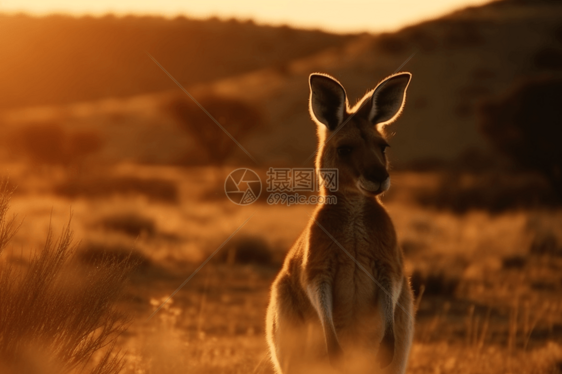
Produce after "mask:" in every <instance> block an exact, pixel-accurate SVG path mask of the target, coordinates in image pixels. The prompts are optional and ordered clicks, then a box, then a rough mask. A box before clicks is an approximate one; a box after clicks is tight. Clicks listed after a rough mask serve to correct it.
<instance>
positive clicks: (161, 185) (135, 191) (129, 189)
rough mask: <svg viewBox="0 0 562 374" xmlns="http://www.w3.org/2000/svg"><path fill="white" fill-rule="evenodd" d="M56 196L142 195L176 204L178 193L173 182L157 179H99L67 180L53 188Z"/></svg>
mask: <svg viewBox="0 0 562 374" xmlns="http://www.w3.org/2000/svg"><path fill="white" fill-rule="evenodd" d="M54 192H55V193H56V194H57V195H62V196H68V197H73V198H74V197H79V196H86V197H106V196H111V195H144V196H146V197H148V198H149V199H152V200H156V201H162V202H166V203H177V202H178V201H179V192H178V188H177V186H176V184H175V183H174V182H173V181H169V180H165V179H158V178H150V179H144V178H137V177H99V178H93V177H90V178H81V179H69V180H67V181H65V182H63V183H60V184H58V185H56V186H55V187H54Z"/></svg>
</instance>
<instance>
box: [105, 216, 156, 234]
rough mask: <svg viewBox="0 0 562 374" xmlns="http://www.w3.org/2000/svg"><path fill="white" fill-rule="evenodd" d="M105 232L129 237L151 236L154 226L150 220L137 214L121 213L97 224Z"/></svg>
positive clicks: (153, 232)
mask: <svg viewBox="0 0 562 374" xmlns="http://www.w3.org/2000/svg"><path fill="white" fill-rule="evenodd" d="M99 224H100V226H102V227H103V228H105V229H107V230H112V231H119V232H123V233H125V234H127V235H130V236H135V237H136V236H141V235H143V236H153V235H154V234H155V233H156V224H155V223H154V220H153V219H152V218H148V217H145V216H142V215H140V214H138V213H121V214H114V215H110V216H107V217H104V218H102V219H101V220H100V222H99Z"/></svg>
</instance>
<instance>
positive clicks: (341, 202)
mask: <svg viewBox="0 0 562 374" xmlns="http://www.w3.org/2000/svg"><path fill="white" fill-rule="evenodd" d="M411 76H412V75H411V74H410V73H399V74H395V75H392V76H390V77H388V78H386V79H384V80H383V81H382V82H381V83H379V84H378V85H377V87H376V88H375V89H374V90H372V91H370V92H368V93H367V94H366V95H365V96H364V97H363V98H362V99H361V100H360V101H359V102H358V103H357V104H356V105H355V106H354V107H353V108H350V107H349V104H348V100H347V94H346V92H345V89H344V88H343V86H342V85H341V84H340V83H339V82H338V81H337V80H336V79H334V78H332V77H331V76H329V75H326V74H319V73H315V74H311V75H310V79H309V84H310V107H309V109H310V115H311V117H312V119H313V120H314V122H316V124H317V128H318V138H319V142H318V153H317V157H316V162H315V166H316V171H317V174H318V172H319V169H322V168H337V169H338V170H339V187H338V190H337V191H336V192H330V194H332V195H335V196H336V198H337V203H336V204H333V205H319V206H318V207H317V209H316V211H315V212H314V214H313V215H312V218H311V219H310V221H309V223H308V225H307V227H306V228H305V230H304V231H303V233H302V234H301V235H300V237H299V239H298V240H297V242H296V243H295V244H294V245H293V247H292V248H291V250H290V251H289V253H288V254H287V257H286V258H285V261H284V265H283V268H282V269H281V271H280V272H279V274H278V276H277V277H276V279H275V281H274V283H273V285H272V287H271V298H270V302H269V306H268V309H267V317H266V335H267V341H268V345H269V350H270V355H271V360H272V362H273V366H274V369H275V371H276V373H278V374H283V373H290V374H294V373H307V374H308V373H340V372H346V373H373V372H383V373H393V374H394V373H404V372H405V370H406V365H407V360H408V355H409V351H410V346H411V343H412V335H413V331H414V321H413V313H414V311H413V301H412V292H411V289H410V285H409V282H408V279H407V278H406V276H405V275H404V270H403V254H402V251H401V249H400V248H399V246H398V244H397V239H396V232H395V229H394V225H393V223H392V221H391V219H390V217H389V215H388V213H387V212H386V210H385V208H384V207H383V206H382V205H381V203H380V201H379V198H378V196H379V195H380V194H381V193H383V192H385V191H387V190H388V189H389V187H390V177H389V174H388V161H387V158H386V154H385V150H386V148H387V147H388V146H389V145H388V143H387V140H386V137H385V133H384V126H385V125H387V124H389V123H391V122H393V121H394V120H395V119H396V118H397V117H398V116H399V115H400V113H401V111H402V108H403V106H404V102H405V98H406V89H407V88H408V85H409V83H410V79H411ZM320 194H321V195H322V196H326V195H327V194H328V191H327V189H326V187H325V186H322V187H321V191H320Z"/></svg>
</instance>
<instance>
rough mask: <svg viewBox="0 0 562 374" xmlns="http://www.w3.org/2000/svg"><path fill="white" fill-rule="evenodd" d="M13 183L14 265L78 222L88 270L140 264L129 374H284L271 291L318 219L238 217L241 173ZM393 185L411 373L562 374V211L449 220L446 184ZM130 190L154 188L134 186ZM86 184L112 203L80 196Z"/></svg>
mask: <svg viewBox="0 0 562 374" xmlns="http://www.w3.org/2000/svg"><path fill="white" fill-rule="evenodd" d="M4 170H5V171H6V174H10V176H11V179H10V183H12V184H13V185H17V186H18V189H17V190H16V193H15V194H14V197H13V199H12V203H11V211H12V212H14V213H17V214H18V218H21V219H23V221H22V225H21V227H20V230H19V232H18V234H17V235H16V237H15V238H14V240H13V241H12V244H11V248H10V250H9V252H8V258H9V259H10V261H15V259H17V258H18V257H19V256H24V253H25V252H26V251H29V250H32V249H34V248H40V247H41V245H42V242H43V241H44V239H45V236H46V233H47V231H48V228H49V225H50V226H51V227H52V228H53V229H54V230H55V232H57V230H60V229H61V228H62V227H63V226H64V224H66V223H67V222H68V220H69V218H70V217H72V221H71V227H72V228H73V230H74V234H75V237H76V238H77V239H78V240H79V241H80V243H79V244H78V249H77V251H78V256H79V258H81V260H82V261H84V262H86V263H88V262H89V263H91V264H92V265H99V262H96V261H106V260H107V258H106V259H105V260H104V259H103V258H104V257H103V256H102V257H100V256H99V253H101V252H106V253H112V254H117V255H119V254H122V253H125V252H127V251H130V250H133V251H134V252H133V253H134V255H135V256H136V258H137V261H138V263H139V265H138V266H137V268H136V270H135V271H134V272H133V273H132V274H131V276H130V279H129V281H128V283H127V286H126V288H125V290H124V293H123V296H122V298H121V299H120V300H119V302H118V305H117V307H118V308H119V310H121V311H122V312H123V314H124V315H127V316H129V322H128V328H127V330H126V331H125V332H124V333H123V334H122V335H121V337H120V338H119V340H118V341H119V347H120V348H121V349H122V352H123V353H124V355H125V362H126V365H125V368H124V370H123V373H126V374H129V373H131V374H132V373H147V374H148V373H164V374H166V373H170V374H174V373H185V372H190V373H272V368H271V365H270V363H269V360H268V357H267V346H266V342H265V337H264V320H265V310H266V306H267V302H268V297H269V287H270V285H271V282H272V281H273V279H274V277H275V275H276V273H277V271H278V269H279V267H280V264H281V262H282V259H283V257H284V255H285V253H286V251H287V250H288V249H289V247H290V246H291V244H292V242H293V241H294V240H295V239H296V237H297V236H298V234H299V233H300V231H301V230H302V229H303V227H304V226H305V224H306V222H307V221H308V218H309V215H310V213H311V212H312V210H313V207H312V206H291V207H286V206H270V205H268V204H267V203H266V202H265V200H263V199H261V200H260V201H258V202H256V203H254V204H252V205H249V206H245V207H240V206H237V205H235V204H233V203H231V202H230V201H229V200H227V199H226V198H224V195H223V191H222V188H223V187H222V184H221V180H224V176H226V174H228V172H229V170H228V168H224V169H222V170H221V169H218V170H217V169H210V168H188V169H185V168H173V167H156V166H153V167H150V166H138V165H120V166H117V167H115V168H113V169H111V170H104V171H103V172H101V171H100V172H98V173H90V174H87V175H86V174H79V173H75V172H72V173H68V172H66V171H64V170H59V169H56V168H52V169H42V170H39V171H38V170H32V169H29V167H23V166H21V165H20V166H18V165H11V166H6V167H5V168H4ZM47 176H48V178H47ZM393 177H394V179H393V181H394V183H393V191H392V193H389V194H388V196H386V197H385V198H384V200H385V205H386V207H387V209H388V211H389V212H390V215H391V217H392V219H393V221H394V223H395V225H396V229H397V232H398V237H399V241H400V244H401V245H402V247H403V249H404V251H405V256H406V271H407V273H408V275H409V276H410V277H411V282H412V286H413V288H414V290H415V293H416V298H417V299H416V305H417V308H418V310H417V315H416V334H415V340H414V345H413V349H412V353H411V357H410V363H409V369H408V372H409V373H487V372H503V373H530V372H532V373H558V372H560V371H561V370H562V313H561V310H562V300H561V299H560V296H559V295H560V291H561V289H562V272H561V271H560V270H561V269H562V256H561V255H562V245H561V243H562V227H561V226H560V224H559V222H561V219H562V211H560V210H556V209H533V210H511V211H506V212H503V213H495V214H491V213H488V212H486V211H482V210H470V211H468V212H466V213H463V214H455V213H452V212H449V211H447V210H439V211H438V210H435V209H431V208H427V207H422V206H420V205H419V204H417V203H416V200H415V198H414V196H415V191H416V190H417V189H419V188H422V187H424V186H425V187H427V186H431V185H432V184H434V183H435V176H434V175H432V174H431V173H421V172H404V171H402V172H399V171H397V172H394V174H393ZM127 178H129V179H127ZM131 178H133V180H136V181H137V182H138V181H139V180H142V181H144V182H143V183H144V184H143V183H140V184H139V183H137V184H136V186H137V187H135V188H136V190H135V188H132V187H130V186H129V187H127V183H132V182H130V181H131ZM134 178H136V179H134ZM127 180H129V182H127ZM108 181H111V182H108ZM146 181H149V182H146ZM80 183H89V184H91V185H92V186H98V187H99V188H98V190H96V189H91V190H88V191H90V192H88V193H86V192H84V191H86V189H82V190H80V191H82V192H80V193H78V192H72V193H71V192H68V191H71V189H70V188H69V187H68V185H71V184H72V185H76V184H80ZM112 183H113V185H112ZM124 185H125V187H123V186H124ZM139 185H142V186H144V187H142V188H140V187H138V186H139ZM64 186H66V189H65V188H63V187H64ZM102 186H103V188H102ZM108 186H109V187H108ZM162 186H168V187H169V186H173V188H172V189H169V188H168V189H166V188H164V187H162ZM127 188H128V189H127ZM91 191H97V192H91ZM100 191H101V192H100ZM174 191H176V192H175V193H174ZM248 218H249V220H248ZM246 220H248V221H247V222H246V223H245V224H244V222H245V221H246ZM240 226H242V228H241V229H240V230H239V231H237V232H236V234H235V235H234V236H233V237H232V238H231V239H230V240H228V241H227V239H228V238H229V237H230V236H231V235H232V233H234V232H235V231H236V230H237V229H238V228H239V227H240ZM217 250H218V251H217ZM215 251H217V252H216V254H215V255H214V257H213V258H212V259H211V260H210V261H209V262H208V263H206V264H205V265H204V266H201V265H202V264H203V263H204V261H205V260H206V259H207V258H208V257H209V256H210V254H211V253H213V252H215ZM100 258H101V260H100ZM164 302H166V303H165V304H164V305H163V306H162V304H163V303H164ZM157 309H158V310H157ZM154 312H156V313H154Z"/></svg>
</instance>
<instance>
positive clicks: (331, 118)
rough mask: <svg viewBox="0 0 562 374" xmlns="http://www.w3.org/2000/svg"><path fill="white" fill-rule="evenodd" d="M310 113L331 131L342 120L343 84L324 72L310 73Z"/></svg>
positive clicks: (344, 107)
mask: <svg viewBox="0 0 562 374" xmlns="http://www.w3.org/2000/svg"><path fill="white" fill-rule="evenodd" d="M309 83H310V115H311V116H312V118H313V119H314V120H315V121H317V122H320V123H323V124H324V125H326V127H328V129H330V130H331V131H333V130H334V129H335V128H336V127H337V126H338V125H339V124H340V123H342V122H343V118H344V115H345V113H346V110H347V96H346V94H345V89H344V88H343V86H342V85H341V84H340V82H338V81H337V80H335V79H334V78H332V77H330V76H329V75H325V74H316V73H315V74H311V75H310V79H309Z"/></svg>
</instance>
